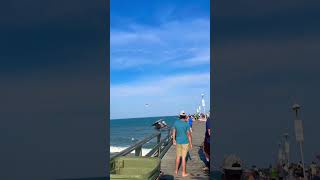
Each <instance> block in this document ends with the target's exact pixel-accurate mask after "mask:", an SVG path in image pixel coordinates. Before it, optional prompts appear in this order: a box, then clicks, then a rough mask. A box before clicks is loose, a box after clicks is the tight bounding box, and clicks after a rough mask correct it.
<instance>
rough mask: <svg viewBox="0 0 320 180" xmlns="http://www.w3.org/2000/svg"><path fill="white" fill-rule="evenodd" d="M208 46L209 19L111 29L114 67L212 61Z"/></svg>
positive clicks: (196, 63) (112, 64)
mask: <svg viewBox="0 0 320 180" xmlns="http://www.w3.org/2000/svg"><path fill="white" fill-rule="evenodd" d="M192 49H193V50H192ZM209 49H210V22H209V19H191V20H188V21H187V20H184V21H170V22H166V23H164V24H160V25H158V26H145V25H144V26H143V25H139V24H134V23H132V24H129V25H128V26H127V30H124V29H119V28H118V29H111V68H112V69H126V68H133V67H136V66H146V65H147V66H152V65H159V64H165V65H166V66H170V65H173V67H176V64H177V63H180V64H181V66H182V65H185V66H190V65H203V64H209V63H210V61H209V59H210V54H209V52H210V50H209ZM190 50H192V51H190Z"/></svg>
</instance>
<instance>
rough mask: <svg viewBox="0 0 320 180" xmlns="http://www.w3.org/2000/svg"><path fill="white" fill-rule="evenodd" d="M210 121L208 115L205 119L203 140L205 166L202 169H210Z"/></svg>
mask: <svg viewBox="0 0 320 180" xmlns="http://www.w3.org/2000/svg"><path fill="white" fill-rule="evenodd" d="M210 121H211V118H210V117H208V118H207V121H206V133H205V137H204V142H203V149H204V154H205V156H206V160H207V163H206V166H207V167H205V168H204V170H210V135H211V129H210Z"/></svg>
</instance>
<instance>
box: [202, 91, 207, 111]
mask: <svg viewBox="0 0 320 180" xmlns="http://www.w3.org/2000/svg"><path fill="white" fill-rule="evenodd" d="M203 96H204V94H201V102H202V107H203V114H206V104H205V102H204V98H203Z"/></svg>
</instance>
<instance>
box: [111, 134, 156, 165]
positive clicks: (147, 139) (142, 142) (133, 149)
mask: <svg viewBox="0 0 320 180" xmlns="http://www.w3.org/2000/svg"><path fill="white" fill-rule="evenodd" d="M159 136H161V133H160V132H158V133H155V134H152V135H150V136H148V137H146V138H145V139H143V140H141V141H139V142H137V143H136V144H133V145H132V146H130V147H128V148H127V149H125V150H123V151H121V152H119V153H117V154H115V155H113V156H111V158H110V160H112V159H114V158H116V157H119V156H125V155H127V154H129V153H131V152H132V151H135V150H137V149H141V147H142V145H144V144H145V143H147V142H149V141H150V140H151V139H153V138H155V137H158V138H159Z"/></svg>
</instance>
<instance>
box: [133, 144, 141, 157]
mask: <svg viewBox="0 0 320 180" xmlns="http://www.w3.org/2000/svg"><path fill="white" fill-rule="evenodd" d="M135 156H142V146H138V147H137V148H136V149H135Z"/></svg>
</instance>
